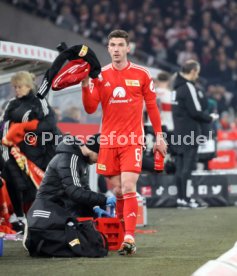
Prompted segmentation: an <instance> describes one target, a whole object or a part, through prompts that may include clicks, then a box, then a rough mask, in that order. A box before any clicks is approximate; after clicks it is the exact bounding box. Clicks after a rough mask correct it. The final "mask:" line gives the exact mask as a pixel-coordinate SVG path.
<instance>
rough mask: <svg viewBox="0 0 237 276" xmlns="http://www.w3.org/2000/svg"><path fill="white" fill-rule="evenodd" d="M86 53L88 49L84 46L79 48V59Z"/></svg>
mask: <svg viewBox="0 0 237 276" xmlns="http://www.w3.org/2000/svg"><path fill="white" fill-rule="evenodd" d="M87 52H88V47H87V46H86V45H83V46H82V48H81V51H80V52H79V53H78V56H79V57H84V56H85V55H86V54H87Z"/></svg>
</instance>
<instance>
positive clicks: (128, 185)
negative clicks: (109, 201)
mask: <svg viewBox="0 0 237 276" xmlns="http://www.w3.org/2000/svg"><path fill="white" fill-rule="evenodd" d="M134 192H136V185H135V184H134V183H133V182H125V183H123V185H122V193H123V194H127V193H134Z"/></svg>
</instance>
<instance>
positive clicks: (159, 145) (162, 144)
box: [153, 133, 167, 157]
mask: <svg viewBox="0 0 237 276" xmlns="http://www.w3.org/2000/svg"><path fill="white" fill-rule="evenodd" d="M156 151H159V152H160V153H161V155H162V156H163V157H165V155H166V153H167V142H166V141H165V139H164V137H163V135H162V133H159V134H157V136H156V143H155V145H154V148H153V152H154V153H155V152H156Z"/></svg>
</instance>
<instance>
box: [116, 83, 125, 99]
mask: <svg viewBox="0 0 237 276" xmlns="http://www.w3.org/2000/svg"><path fill="white" fill-rule="evenodd" d="M125 96H126V91H125V89H124V88H123V87H121V86H118V87H116V88H115V89H114V91H113V97H114V98H124V97H125Z"/></svg>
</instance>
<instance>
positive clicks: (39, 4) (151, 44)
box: [7, 0, 237, 92]
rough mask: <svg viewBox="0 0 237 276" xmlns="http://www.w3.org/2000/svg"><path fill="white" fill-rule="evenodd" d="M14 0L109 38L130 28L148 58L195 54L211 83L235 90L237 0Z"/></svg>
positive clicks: (85, 31) (102, 39) (140, 53)
mask: <svg viewBox="0 0 237 276" xmlns="http://www.w3.org/2000/svg"><path fill="white" fill-rule="evenodd" d="M7 2H9V1H7ZM12 3H13V4H14V5H17V6H19V7H21V8H23V9H25V10H27V11H28V12H35V13H36V14H38V15H40V16H44V17H48V18H50V19H51V20H54V21H55V18H57V19H56V21H55V22H56V24H57V25H59V26H61V27H63V28H66V29H68V30H72V31H76V32H78V33H80V34H81V35H83V36H85V37H88V38H91V39H94V40H96V41H98V42H100V43H103V44H106V36H107V33H109V32H110V31H111V30H112V29H124V30H126V31H128V32H129V34H130V37H131V38H132V41H135V40H136V43H135V44H134V49H135V51H134V55H137V56H139V57H145V58H146V60H147V63H148V61H149V62H151V61H152V62H154V60H155V59H151V58H150V56H154V57H155V58H156V59H157V60H158V61H159V62H160V61H162V62H163V61H169V62H171V63H173V64H174V63H176V62H178V64H180V65H181V64H183V63H184V61H185V60H186V59H187V58H194V57H195V59H196V60H199V61H200V62H201V65H203V70H202V71H201V76H203V77H205V78H208V79H209V78H210V81H209V80H208V83H209V84H211V83H214V82H215V83H217V84H220V85H222V86H225V87H226V88H227V89H230V91H231V92H234V90H235V89H237V83H236V79H234V74H233V72H232V71H233V67H232V63H231V62H230V61H231V60H233V59H235V60H236V55H237V54H236V53H237V51H236V49H237V28H236V26H237V2H236V1H235V0H211V1H203V0H196V1H193V0H185V1H181V0H170V1H169V4H168V5H167V1H165V0H159V1H155V0H144V1H141V0H139V1H126V2H124V1H120V0H114V1H108V0H103V1H99V2H98V1H96V0H87V1H85V0H61V1H56V0H51V1H38V0H32V1H12ZM154 19H155V20H154ZM135 38H136V39H135ZM219 47H221V48H222V49H223V50H222V52H221V53H220V52H219ZM152 62H151V63H152ZM162 62H160V63H158V64H161V66H162V64H164V63H162ZM166 70H167V69H166ZM234 71H236V70H235V69H234Z"/></svg>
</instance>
